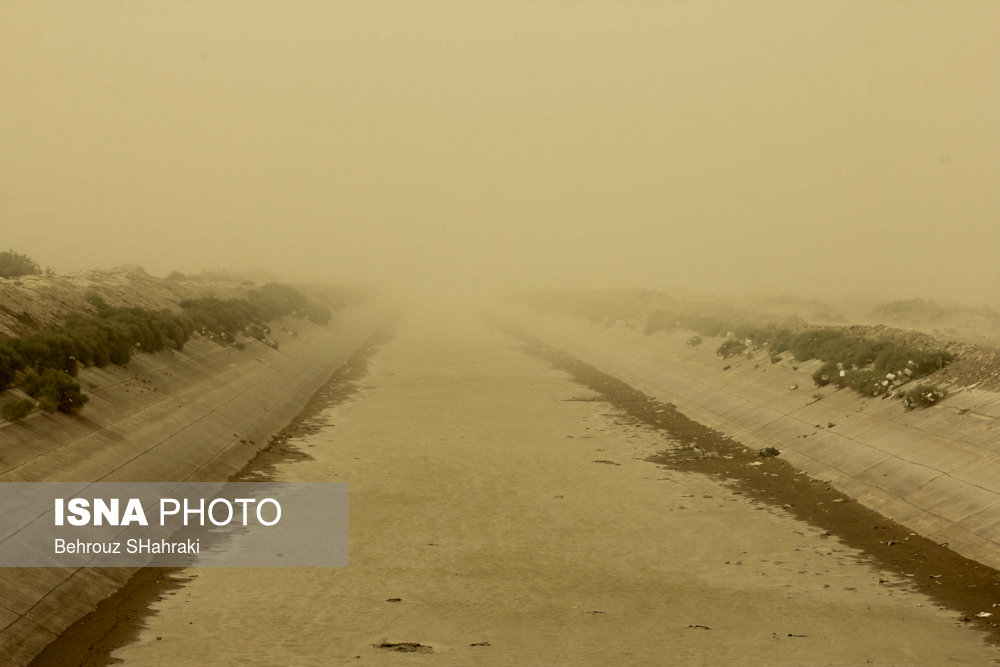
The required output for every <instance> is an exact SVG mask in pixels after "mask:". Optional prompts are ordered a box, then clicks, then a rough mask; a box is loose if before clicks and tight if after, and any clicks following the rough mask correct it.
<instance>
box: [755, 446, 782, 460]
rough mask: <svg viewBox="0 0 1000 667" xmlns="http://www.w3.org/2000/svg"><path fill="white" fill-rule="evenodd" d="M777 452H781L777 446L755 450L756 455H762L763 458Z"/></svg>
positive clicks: (775, 454)
mask: <svg viewBox="0 0 1000 667" xmlns="http://www.w3.org/2000/svg"><path fill="white" fill-rule="evenodd" d="M778 454H781V450H780V449H778V448H776V447H764V448H763V449H761V450H760V451H758V452H757V455H758V456H761V457H764V458H768V457H771V456H777V455H778Z"/></svg>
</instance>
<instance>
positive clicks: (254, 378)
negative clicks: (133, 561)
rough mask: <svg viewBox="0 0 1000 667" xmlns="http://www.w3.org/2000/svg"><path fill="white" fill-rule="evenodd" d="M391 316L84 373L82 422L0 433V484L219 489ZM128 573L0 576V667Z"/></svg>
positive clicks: (374, 314) (350, 316)
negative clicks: (209, 483)
mask: <svg viewBox="0 0 1000 667" xmlns="http://www.w3.org/2000/svg"><path fill="white" fill-rule="evenodd" d="M388 315H389V310H388V308H386V307H385V306H374V305H373V306H368V307H358V308H353V309H351V310H350V311H346V312H343V313H340V314H338V316H335V318H334V320H333V321H332V322H331V323H330V325H329V326H326V327H319V326H315V325H310V324H308V323H302V322H300V321H298V320H296V321H294V322H292V321H289V322H287V323H286V326H288V327H294V328H296V329H298V331H297V335H291V334H290V333H289V332H287V331H280V330H279V327H274V329H275V338H276V339H277V340H278V342H279V349H277V350H275V349H272V348H270V347H268V346H266V345H264V344H262V343H259V342H257V341H252V342H250V343H247V345H246V349H244V350H237V349H235V348H231V347H227V348H224V347H220V346H218V345H216V344H215V343H212V342H210V341H206V340H203V339H201V340H192V341H191V342H190V343H189V344H188V345H186V346H185V349H184V350H183V351H181V352H162V353H158V354H155V355H139V356H137V357H136V358H134V359H133V360H132V361H130V362H129V364H128V367H127V368H107V369H86V370H84V371H82V372H81V373H80V378H79V380H80V382H81V384H82V385H83V386H84V387H85V388H89V391H88V394H89V396H90V401H89V402H88V403H87V405H86V407H85V408H84V409H83V411H82V412H81V414H80V415H77V416H66V415H61V414H56V415H42V414H36V415H32V416H30V417H29V418H28V419H26V420H25V421H24V422H23V423H22V424H12V425H4V426H3V427H2V428H0V482H3V481H86V482H97V481H199V480H224V479H226V478H227V477H228V476H229V475H231V474H232V473H234V472H236V471H238V470H239V469H240V468H241V467H242V466H243V465H244V464H245V463H246V462H247V461H248V460H249V459H250V458H252V457H253V455H254V454H255V453H256V452H257V451H258V450H259V449H261V448H262V447H264V446H265V445H266V444H267V442H268V440H269V439H270V438H271V437H272V436H274V435H275V434H277V433H278V432H279V431H280V430H281V429H282V428H284V427H285V426H286V425H287V424H288V423H289V422H290V421H291V420H292V419H293V418H294V417H295V416H296V415H297V414H298V412H299V411H300V410H301V409H302V408H303V407H304V405H305V404H306V402H307V401H308V400H309V398H310V397H311V396H312V395H313V394H314V393H315V392H316V390H317V389H319V388H320V386H322V384H323V383H324V382H325V381H326V380H327V379H328V378H329V377H330V375H331V374H332V373H333V372H334V371H335V370H336V369H337V368H338V367H339V366H341V365H342V364H343V363H344V362H345V361H346V360H347V359H348V358H349V357H350V356H351V355H352V354H353V353H354V352H355V351H357V350H358V349H359V347H361V346H362V345H363V344H364V342H365V341H366V340H367V339H368V338H369V337H370V336H371V335H372V334H373V333H374V331H375V330H376V329H377V328H378V327H379V326H381V325H382V324H384V323H385V322H386V321H387V319H388ZM132 572H133V570H131V569H127V568H81V569H76V570H74V569H70V568H0V664H3V665H22V664H26V663H27V662H29V661H30V660H31V658H32V657H34V656H35V655H36V654H37V653H38V652H39V651H40V650H41V649H42V648H43V647H44V646H45V645H46V644H48V643H49V642H51V641H52V640H53V639H55V637H56V636H58V635H59V634H60V633H61V632H62V631H63V630H64V629H65V628H67V627H68V626H69V625H71V624H72V623H73V622H74V621H76V620H77V619H78V618H80V617H82V616H84V615H86V614H87V613H88V612H90V611H91V610H92V609H93V608H94V606H96V604H97V603H98V602H99V601H100V600H102V599H104V598H105V597H107V596H108V595H110V594H112V593H113V592H115V591H116V590H117V589H118V588H120V587H121V586H122V585H123V584H124V583H125V582H126V581H127V580H128V578H129V577H130V576H131V574H132Z"/></svg>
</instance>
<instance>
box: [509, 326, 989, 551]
mask: <svg viewBox="0 0 1000 667" xmlns="http://www.w3.org/2000/svg"><path fill="white" fill-rule="evenodd" d="M513 317H514V319H515V320H516V321H517V322H518V324H519V325H520V326H521V327H522V328H523V329H525V330H526V331H528V332H530V333H532V334H533V335H535V336H537V337H538V338H540V339H541V340H543V341H545V342H546V343H547V344H549V345H551V346H552V347H555V348H558V349H561V350H563V351H565V352H568V353H570V354H572V355H573V356H575V357H577V358H579V359H581V360H583V361H586V362H587V363H590V364H591V365H593V366H595V367H597V368H599V369H600V370H602V371H604V372H605V373H608V374H609V375H612V376H614V377H616V378H618V379H620V380H622V381H624V382H626V383H628V384H630V385H631V386H633V387H635V388H636V389H639V390H641V391H643V392H644V393H647V394H649V395H651V396H654V397H656V398H657V399H659V400H661V401H666V402H671V403H673V404H675V405H676V406H677V408H678V409H679V410H680V411H681V412H683V413H684V414H686V415H687V416H689V417H691V418H692V419H695V420H697V421H699V422H701V423H703V424H705V425H706V426H709V427H711V428H714V429H717V430H719V431H722V432H725V433H727V434H730V435H732V436H733V437H735V438H737V439H738V440H740V441H741V442H742V443H743V444H744V445H746V446H748V447H751V448H755V449H758V448H762V447H777V448H778V449H780V450H781V451H782V456H783V457H784V458H786V459H787V460H789V461H790V462H791V463H792V464H793V465H795V466H796V467H797V468H799V469H800V470H803V471H804V472H806V473H807V474H809V475H810V476H812V477H814V478H817V479H823V480H830V481H832V482H833V484H834V485H835V486H836V487H837V488H839V489H840V490H842V491H844V492H845V493H847V494H849V495H851V496H853V497H854V498H856V499H858V500H859V501H860V502H862V503H863V504H865V505H867V506H868V507H871V508H873V509H875V510H877V511H879V512H881V513H882V514H884V515H885V516H888V517H890V518H892V519H894V520H896V521H899V522H901V523H903V524H905V525H908V526H909V527H911V528H912V529H914V530H915V531H917V532H919V533H920V534H921V535H925V536H927V537H929V538H931V539H934V540H936V541H938V542H947V543H949V545H950V547H951V548H952V549H954V550H956V551H958V552H959V553H961V554H963V555H965V556H967V557H969V558H973V559H975V560H978V561H980V562H982V563H984V564H986V565H989V566H991V567H994V568H1000V395H998V394H994V393H990V392H982V391H977V390H975V389H960V388H953V389H952V395H951V396H950V397H949V398H947V399H946V400H945V401H943V402H942V403H941V404H939V405H936V406H933V407H931V408H928V409H920V410H913V411H910V412H906V411H904V410H903V407H902V404H901V402H900V401H895V400H883V399H877V398H864V397H861V396H859V395H858V394H856V393H854V392H851V391H849V390H840V391H837V390H835V389H833V388H829V387H828V388H823V389H822V390H820V389H818V388H816V387H815V386H814V384H813V382H812V379H811V377H810V376H811V374H812V373H813V371H814V370H815V369H816V368H818V366H819V362H816V361H813V362H809V363H805V364H801V365H800V366H799V368H798V370H793V369H792V368H791V364H788V365H786V362H782V363H779V364H775V365H772V364H771V363H770V362H769V361H768V359H767V356H766V355H764V354H758V355H757V357H756V358H753V359H744V358H737V359H729V360H726V361H721V360H719V359H718V358H717V357H716V356H715V350H716V348H717V347H718V345H719V344H720V342H721V339H715V340H713V339H706V340H705V341H704V343H702V344H701V345H699V346H697V347H691V346H689V345H687V344H685V341H686V339H687V338H688V337H689V336H690V335H691V333H690V332H687V333H684V332H678V333H674V334H669V335H667V334H662V333H658V334H653V335H649V336H647V335H645V334H643V333H641V332H638V331H630V330H627V329H624V328H620V327H619V328H605V327H601V326H595V325H591V324H588V323H586V322H584V321H583V320H579V319H576V318H568V317H561V316H548V315H537V314H534V313H527V312H525V311H518V313H516V314H515V315H514V316H513ZM727 365H728V366H730V368H729V369H728V370H723V368H724V367H725V366H727ZM793 386H794V387H796V388H794V389H793V388H792V387H793ZM816 394H819V395H820V396H821V397H820V398H819V399H818V400H817V398H816V396H815V395H816ZM831 424H832V426H831Z"/></svg>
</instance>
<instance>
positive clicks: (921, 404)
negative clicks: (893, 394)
mask: <svg viewBox="0 0 1000 667" xmlns="http://www.w3.org/2000/svg"><path fill="white" fill-rule="evenodd" d="M945 396H947V394H946V392H945V391H944V390H943V389H941V388H939V387H938V386H937V385H933V384H919V385H917V386H916V387H913V388H912V389H907V390H906V392H904V393H903V407H905V408H906V409H907V410H912V409H914V408H926V407H929V406H931V405H934V404H935V403H937V402H938V401H940V400H941V399H943V398H944V397H945Z"/></svg>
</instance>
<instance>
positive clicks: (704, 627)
mask: <svg viewBox="0 0 1000 667" xmlns="http://www.w3.org/2000/svg"><path fill="white" fill-rule="evenodd" d="M688 627H689V628H697V629H699V630H711V629H712V628H710V627H708V626H707V625H700V624H695V625H689V626H688Z"/></svg>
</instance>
